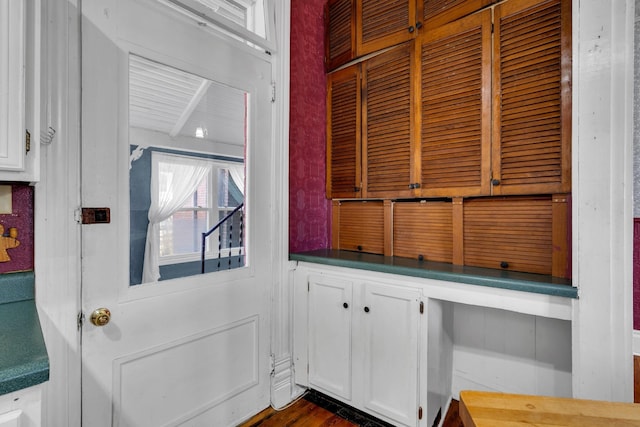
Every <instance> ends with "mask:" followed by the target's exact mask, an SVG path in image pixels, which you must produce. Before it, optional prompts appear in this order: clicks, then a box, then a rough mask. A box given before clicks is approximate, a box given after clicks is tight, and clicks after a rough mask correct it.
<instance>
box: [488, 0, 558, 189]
mask: <svg viewBox="0 0 640 427" xmlns="http://www.w3.org/2000/svg"><path fill="white" fill-rule="evenodd" d="M570 3H571V0H545V1H540V0H522V1H517V2H506V3H503V4H501V5H499V6H497V7H496V10H495V19H494V23H495V35H494V51H495V60H494V74H493V75H494V91H495V92H494V93H495V94H494V111H493V115H494V127H493V130H494V135H493V139H494V147H493V150H494V151H493V155H492V159H493V178H494V187H493V193H494V194H536V193H538V194H540V193H552V192H567V191H570V190H571V182H570V175H571V172H570V162H571V153H570V147H571V134H570V130H571V122H570V121H571V99H570V95H571V89H570V78H571V75H570V73H571V41H570V19H571V10H570ZM496 180H499V181H496Z"/></svg>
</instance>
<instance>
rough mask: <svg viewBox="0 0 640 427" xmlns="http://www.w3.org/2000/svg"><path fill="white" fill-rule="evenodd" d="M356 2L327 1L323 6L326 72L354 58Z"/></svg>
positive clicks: (349, 0) (344, 0) (346, 0)
mask: <svg viewBox="0 0 640 427" xmlns="http://www.w3.org/2000/svg"><path fill="white" fill-rule="evenodd" d="M355 7H356V0H329V1H328V2H327V4H326V5H325V9H324V15H325V46H324V50H325V55H324V61H325V66H326V68H327V70H333V69H335V68H337V67H339V66H340V65H343V64H346V63H347V62H349V61H350V60H352V59H354V58H355V57H356V10H355Z"/></svg>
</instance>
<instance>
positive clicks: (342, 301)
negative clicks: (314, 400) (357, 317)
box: [309, 276, 352, 400]
mask: <svg viewBox="0 0 640 427" xmlns="http://www.w3.org/2000/svg"><path fill="white" fill-rule="evenodd" d="M351 295H352V284H351V282H348V281H343V280H339V279H335V278H329V277H313V276H312V277H310V278H309V384H310V385H311V386H312V387H313V388H315V389H318V390H320V391H322V392H326V393H328V394H330V395H333V396H336V397H339V398H342V399H346V400H351V366H352V365H351V312H352V307H351V305H352V304H351Z"/></svg>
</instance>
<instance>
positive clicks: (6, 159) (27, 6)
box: [0, 0, 40, 182]
mask: <svg viewBox="0 0 640 427" xmlns="http://www.w3.org/2000/svg"><path fill="white" fill-rule="evenodd" d="M39 4H40V2H39V1H37V0H30V1H24V0H6V1H2V2H0V64H2V66H0V181H29V182H34V181H37V180H38V167H37V166H38V161H37V160H38V153H39V147H38V144H39V142H38V141H39V123H38V117H39V88H40V84H39V83H40V82H39V79H40V73H39V64H40V62H39V57H38V53H39V49H38V47H39V43H40V40H39V34H40V30H39V28H40V26H39V24H37V19H39V16H40V14H39V11H38V7H39ZM31 139H33V140H34V141H36V142H35V143H31Z"/></svg>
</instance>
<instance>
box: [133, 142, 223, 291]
mask: <svg viewBox="0 0 640 427" xmlns="http://www.w3.org/2000/svg"><path fill="white" fill-rule="evenodd" d="M153 155H154V157H156V158H157V161H155V160H156V159H154V161H153V162H152V165H151V206H150V207H149V227H148V228H147V243H146V245H145V251H144V265H143V269H142V283H149V282H157V281H158V279H160V262H159V260H160V242H159V236H160V234H159V229H160V223H161V222H162V221H164V220H165V219H167V218H169V217H170V216H171V215H173V214H174V212H176V211H177V210H178V209H180V207H182V205H184V203H185V202H186V201H187V199H188V198H189V197H190V196H192V195H193V193H194V191H196V188H197V187H198V184H200V181H202V179H203V178H204V177H205V176H206V175H207V173H208V172H209V170H210V169H211V163H210V162H208V161H207V160H199V159H194V158H187V157H179V156H169V155H162V154H159V153H153ZM160 179H162V180H163V183H162V189H160ZM160 190H162V191H160Z"/></svg>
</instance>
